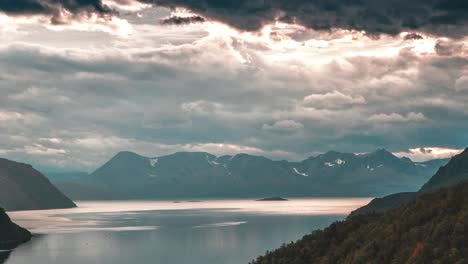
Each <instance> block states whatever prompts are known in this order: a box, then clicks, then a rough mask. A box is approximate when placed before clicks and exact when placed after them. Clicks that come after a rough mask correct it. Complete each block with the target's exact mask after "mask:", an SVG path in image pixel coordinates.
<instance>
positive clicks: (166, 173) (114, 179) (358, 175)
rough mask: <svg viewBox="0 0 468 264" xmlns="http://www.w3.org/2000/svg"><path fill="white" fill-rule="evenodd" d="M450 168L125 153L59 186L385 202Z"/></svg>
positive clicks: (362, 159)
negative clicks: (387, 196)
mask: <svg viewBox="0 0 468 264" xmlns="http://www.w3.org/2000/svg"><path fill="white" fill-rule="evenodd" d="M446 162H447V160H433V161H429V162H413V161H411V160H410V159H408V158H398V157H396V156H394V155H393V154H392V153H390V152H388V151H386V150H385V149H379V150H376V151H374V152H372V153H368V154H353V153H340V152H336V151H329V152H327V153H325V154H321V155H318V156H316V157H310V158H308V159H305V160H303V161H300V162H289V161H285V160H282V161H275V160H271V159H268V158H266V157H262V156H253V155H248V154H237V155H233V156H221V157H217V156H215V155H212V154H210V153H204V152H178V153H174V154H172V155H167V156H162V157H153V158H151V157H144V156H141V155H138V154H136V153H133V152H128V151H124V152H120V153H118V154H117V155H116V156H114V157H113V158H112V159H110V160H109V161H108V162H106V163H105V164H104V165H102V166H101V167H100V168H98V169H97V170H96V171H94V172H93V173H91V174H89V175H82V176H80V177H78V178H73V179H69V178H68V179H66V177H62V179H59V178H60V177H59V178H57V177H55V178H54V183H55V184H57V186H58V187H59V188H61V190H62V191H63V192H65V193H66V194H68V195H70V197H72V198H73V199H79V200H86V199H88V200H89V199H127V198H131V199H151V198H185V197H186V198H195V197H204V198H209V197H270V196H289V197H298V196H304V197H306V196H309V197H314V196H315V197H317V196H341V197H343V196H381V195H385V194H389V193H392V192H401V191H413V190H416V189H417V188H418V186H420V185H421V184H422V183H424V182H425V181H427V179H428V178H429V177H430V175H432V174H433V173H434V172H435V171H436V170H437V169H438V168H439V167H440V166H441V165H443V164H445V163H446Z"/></svg>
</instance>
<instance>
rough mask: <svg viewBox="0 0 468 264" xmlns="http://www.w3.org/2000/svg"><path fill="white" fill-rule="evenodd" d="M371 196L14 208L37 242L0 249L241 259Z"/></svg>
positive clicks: (74, 257)
mask: <svg viewBox="0 0 468 264" xmlns="http://www.w3.org/2000/svg"><path fill="white" fill-rule="evenodd" d="M368 201H369V199H354V198H351V199H298V200H291V201H286V202H255V201H247V200H222V201H218V200H217V201H202V202H197V201H190V202H189V201H185V202H173V201H141V202H82V203H79V208H76V209H68V210H49V211H34V212H15V213H11V216H12V218H13V219H14V220H15V221H16V222H18V223H19V224H21V225H23V226H26V227H28V228H29V229H30V230H32V231H33V233H34V234H36V235H35V236H34V239H33V240H32V241H31V242H30V243H27V244H24V245H22V246H20V247H18V248H17V249H15V250H14V251H12V252H6V253H5V252H4V253H0V263H2V260H1V258H2V257H1V256H2V255H3V258H5V260H3V262H4V263H7V264H20V263H21V264H30V263H35V264H55V263H60V264H87V263H90V264H91V263H92V264H128V263H138V264H141V263H143V264H144V263H152V264H153V263H159V264H189V263H190V264H201V263H204V264H216V263H220V264H242V263H245V264H246V263H248V262H249V261H250V260H252V259H253V258H254V257H256V256H257V255H259V254H262V253H264V252H265V251H266V250H270V249H274V248H277V247H278V246H280V245H281V244H282V243H284V242H289V241H293V240H297V239H299V238H301V237H302V236H303V235H304V234H306V233H309V232H311V231H312V230H314V229H318V228H323V227H325V226H327V225H329V224H330V223H331V222H333V221H335V220H339V219H343V218H344V217H345V216H346V214H348V213H349V212H350V211H351V210H353V209H355V208H357V207H359V206H361V205H364V204H366V203H367V202H368Z"/></svg>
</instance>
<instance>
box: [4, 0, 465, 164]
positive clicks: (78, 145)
mask: <svg viewBox="0 0 468 264" xmlns="http://www.w3.org/2000/svg"><path fill="white" fill-rule="evenodd" d="M467 13H468V2H467V1H464V0H424V1H422V0H415V1H400V0H390V1H388V0H387V1H383V0H342V1H338V0H331V1H325V0H288V1H283V0H270V1H268V0H250V1H247V0H237V1H234V0H154V1H150V0H146V1H143V0H141V1H137V0H73V1H72V0H14V1H13V0H0V39H1V41H0V92H1V96H0V156H1V157H6V158H10V159H14V160H18V161H23V162H27V163H32V164H36V165H40V166H45V167H50V168H61V169H66V170H93V169H95V168H96V167H98V166H99V165H100V164H102V163H103V162H105V161H106V160H107V159H109V158H110V157H112V156H113V155H115V154H116V153H117V152H119V151H122V150H130V151H135V152H137V153H140V154H142V155H146V156H160V155H166V154H170V153H173V152H177V151H206V152H210V153H213V154H216V155H224V154H235V153H241V152H242V153H250V154H253V155H264V156H267V157H270V158H273V159H287V160H301V159H304V158H306V157H309V156H312V155H317V154H319V153H323V152H326V151H329V150H336V151H342V152H354V153H363V152H369V151H373V150H375V149H377V148H386V149H388V150H390V151H392V152H393V153H395V154H397V155H398V156H408V157H410V158H412V159H413V160H416V161H422V160H428V159H432V158H444V157H449V156H451V155H454V154H456V153H458V152H460V151H461V150H462V149H464V148H466V147H467V146H468V122H467V120H468V15H467Z"/></svg>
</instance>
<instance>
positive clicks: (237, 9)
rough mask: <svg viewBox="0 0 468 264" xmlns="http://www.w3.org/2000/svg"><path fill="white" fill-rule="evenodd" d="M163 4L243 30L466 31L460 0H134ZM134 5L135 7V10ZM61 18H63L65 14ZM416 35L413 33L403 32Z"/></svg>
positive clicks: (58, 13)
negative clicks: (277, 25)
mask: <svg viewBox="0 0 468 264" xmlns="http://www.w3.org/2000/svg"><path fill="white" fill-rule="evenodd" d="M139 2H140V3H142V4H148V5H151V4H156V5H159V6H165V7H169V8H177V7H181V8H186V9H189V10H191V11H193V12H195V13H197V14H200V16H198V17H194V18H193V19H188V18H178V17H174V18H170V19H169V20H167V22H168V23H173V24H174V23H175V24H183V23H187V22H201V20H202V17H206V18H208V19H213V20H218V21H221V22H223V23H226V24H228V25H230V26H232V27H235V28H238V29H241V30H245V31H258V30H259V29H261V28H262V27H263V26H264V25H266V24H271V23H273V22H276V21H281V22H286V23H293V24H299V25H302V26H305V27H307V28H311V29H314V30H321V31H329V30H332V29H346V30H354V31H365V32H366V33H368V34H370V35H377V34H382V33H384V34H390V35H397V34H399V33H401V32H407V31H420V32H425V33H429V34H435V35H439V36H449V37H463V36H465V35H466V34H467V32H468V26H467V22H468V18H467V16H466V12H467V10H468V6H467V4H466V3H465V1H461V0H443V1H440V0H427V1H400V0H393V1H384V0H380V1H377V2H376V1H375V0H359V1H339V0H332V1H323V0H297V1H283V0H269V1H265V0H254V1H252V0H238V1H232V0H220V1H210V0H199V1H193V0H140V1H139ZM125 7H127V8H130V10H138V9H139V8H140V7H137V5H136V4H135V1H128V0H114V1H111V0H106V1H101V0H75V1H61V0H18V1H2V2H0V11H1V12H4V13H6V14H9V15H23V16H28V15H46V16H50V17H51V22H52V24H63V23H67V21H69V19H70V16H69V17H68V18H66V14H69V15H71V17H72V18H71V19H73V17H80V16H83V15H88V14H91V13H94V14H98V15H100V16H102V15H109V14H113V13H115V12H114V11H113V10H112V8H120V9H125ZM135 7H136V9H135ZM65 18H66V19H65ZM407 36H413V37H416V35H407Z"/></svg>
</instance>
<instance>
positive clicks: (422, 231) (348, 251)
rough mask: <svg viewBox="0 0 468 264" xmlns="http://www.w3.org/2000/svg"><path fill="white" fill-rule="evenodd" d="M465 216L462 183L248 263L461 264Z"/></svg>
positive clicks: (466, 192) (466, 188) (467, 254)
mask: <svg viewBox="0 0 468 264" xmlns="http://www.w3.org/2000/svg"><path fill="white" fill-rule="evenodd" d="M465 162H467V160H465ZM452 172H455V171H452ZM457 173H458V171H457ZM467 216H468V183H463V184H458V185H456V186H453V187H449V188H444V189H441V190H439V191H436V192H430V193H424V194H423V195H421V196H419V197H417V198H415V199H414V200H413V201H411V202H409V203H407V204H405V205H403V206H402V207H399V208H397V209H393V210H389V211H387V212H386V213H380V214H377V213H373V214H363V215H358V216H352V217H349V218H348V219H346V220H345V221H342V222H337V223H334V224H332V225H330V226H329V227H327V228H326V229H324V230H318V231H315V232H313V233H312V234H310V235H306V236H304V237H303V238H302V239H301V240H299V241H297V242H295V243H290V244H287V245H283V246H282V247H281V248H280V249H278V250H275V251H273V252H267V254H266V255H265V256H261V257H259V258H257V260H255V261H253V262H252V264H309V263H330V264H332V263H350V264H353V263H382V264H385V263H421V264H425V263H466V260H467V258H468V247H467V246H466V245H467V244H468V226H467V223H468V221H467Z"/></svg>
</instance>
